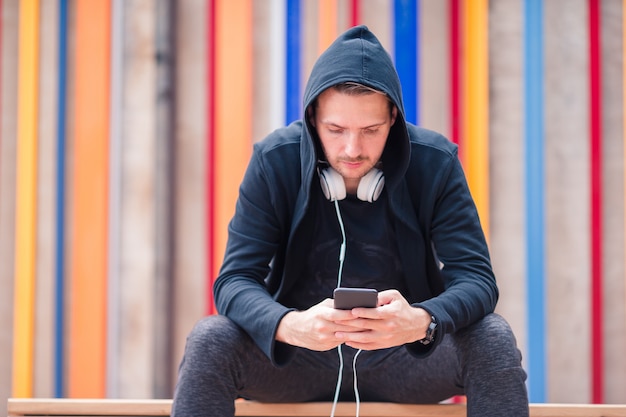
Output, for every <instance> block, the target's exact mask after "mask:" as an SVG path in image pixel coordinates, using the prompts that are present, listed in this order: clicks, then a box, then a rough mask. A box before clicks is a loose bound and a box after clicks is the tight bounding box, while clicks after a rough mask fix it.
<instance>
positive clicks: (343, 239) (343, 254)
mask: <svg viewBox="0 0 626 417" xmlns="http://www.w3.org/2000/svg"><path fill="white" fill-rule="evenodd" d="M334 203H335V213H337V220H338V221H339V227H340V228H341V247H340V249H339V272H338V273H337V288H339V287H340V286H341V275H342V274H343V261H344V259H345V258H346V231H345V229H344V227H343V220H342V219H341V211H339V203H338V202H337V200H334ZM337 354H338V355H339V375H338V376H337V385H336V386H335V398H334V399H333V408H332V410H331V411H330V417H335V409H336V408H337V402H338V401H339V391H340V390H341V377H342V375H343V354H342V353H341V345H339V346H337Z"/></svg>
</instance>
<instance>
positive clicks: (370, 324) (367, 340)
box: [335, 290, 430, 350]
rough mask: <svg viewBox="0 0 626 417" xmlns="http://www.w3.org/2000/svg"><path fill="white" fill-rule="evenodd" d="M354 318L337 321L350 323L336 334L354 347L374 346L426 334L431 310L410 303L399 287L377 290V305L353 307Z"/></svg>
mask: <svg viewBox="0 0 626 417" xmlns="http://www.w3.org/2000/svg"><path fill="white" fill-rule="evenodd" d="M351 313H352V316H353V317H352V318H351V319H349V320H345V321H344V320H339V321H336V324H338V325H343V326H348V327H349V328H350V330H349V331H345V330H339V331H337V332H336V333H335V338H336V339H337V340H339V341H341V342H343V343H345V344H346V345H348V346H350V347H353V348H355V349H363V350H374V349H384V348H388V347H392V346H400V345H403V344H405V343H412V342H415V341H417V340H420V339H422V338H424V337H425V336H426V330H427V328H428V325H429V324H430V314H429V313H428V312H427V311H426V310H424V309H422V308H415V307H413V306H411V305H410V304H409V303H408V301H406V299H405V298H404V297H403V296H402V294H400V292H399V291H397V290H386V291H381V292H380V293H378V307H376V308H354V309H352V310H351Z"/></svg>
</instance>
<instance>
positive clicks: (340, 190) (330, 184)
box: [319, 167, 346, 201]
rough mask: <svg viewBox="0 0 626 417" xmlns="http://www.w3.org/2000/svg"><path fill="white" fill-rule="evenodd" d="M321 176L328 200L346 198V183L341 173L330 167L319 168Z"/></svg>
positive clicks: (321, 183)
mask: <svg viewBox="0 0 626 417" xmlns="http://www.w3.org/2000/svg"><path fill="white" fill-rule="evenodd" d="M319 177H320V185H321V186H322V191H323V192H324V196H326V198H327V199H328V200H330V201H335V200H343V199H344V198H346V184H345V183H344V182H343V177H342V176H341V174H340V173H338V172H337V171H335V170H334V169H333V168H331V167H328V168H324V169H322V170H319Z"/></svg>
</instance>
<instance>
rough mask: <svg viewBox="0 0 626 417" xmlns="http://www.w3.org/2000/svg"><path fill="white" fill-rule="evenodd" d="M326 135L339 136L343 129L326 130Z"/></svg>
mask: <svg viewBox="0 0 626 417" xmlns="http://www.w3.org/2000/svg"><path fill="white" fill-rule="evenodd" d="M328 133H330V134H332V135H341V134H342V133H343V129H328Z"/></svg>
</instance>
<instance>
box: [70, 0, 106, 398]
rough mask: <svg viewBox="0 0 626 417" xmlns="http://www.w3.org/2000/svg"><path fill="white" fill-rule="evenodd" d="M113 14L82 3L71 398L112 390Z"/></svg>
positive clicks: (96, 1)
mask: <svg viewBox="0 0 626 417" xmlns="http://www.w3.org/2000/svg"><path fill="white" fill-rule="evenodd" d="M110 9H111V7H110V2H109V0H78V1H77V2H76V76H75V80H76V85H75V88H76V96H75V109H76V110H75V125H74V126H75V131H74V135H75V136H74V146H75V160H74V173H73V177H74V204H73V213H72V220H73V224H72V230H73V241H72V245H73V246H72V260H71V279H70V285H71V301H72V304H71V313H70V329H69V331H70V351H69V352H68V353H69V357H68V365H69V378H68V395H69V396H70V397H104V395H105V386H106V384H105V382H106V381H105V376H106V375H105V366H106V351H105V347H106V298H107V297H106V277H107V205H108V192H107V190H108V162H109V161H108V156H109V150H108V137H109V57H110V52H109V46H110Z"/></svg>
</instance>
